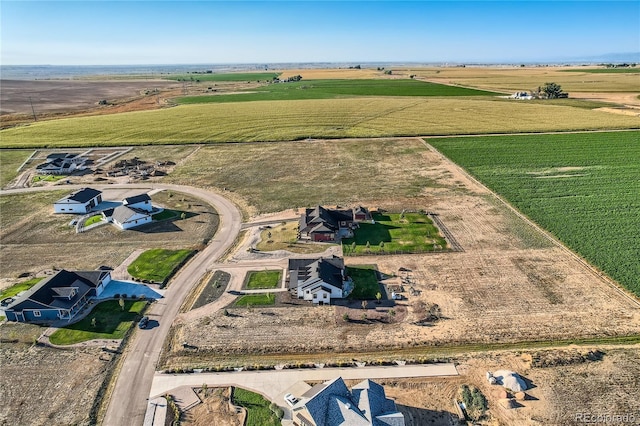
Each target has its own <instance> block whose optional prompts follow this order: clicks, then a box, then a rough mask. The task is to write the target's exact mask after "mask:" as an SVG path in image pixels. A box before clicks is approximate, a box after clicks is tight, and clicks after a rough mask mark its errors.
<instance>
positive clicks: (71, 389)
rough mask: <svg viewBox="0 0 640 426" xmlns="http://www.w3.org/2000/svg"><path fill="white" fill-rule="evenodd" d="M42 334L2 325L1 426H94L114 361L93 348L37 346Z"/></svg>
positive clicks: (33, 328)
mask: <svg viewBox="0 0 640 426" xmlns="http://www.w3.org/2000/svg"><path fill="white" fill-rule="evenodd" d="M42 331H43V329H41V328H40V327H37V326H31V325H26V324H15V323H4V324H0V336H1V337H2V344H1V345H0V359H1V360H2V361H1V363H2V367H1V374H0V398H1V399H2V408H1V409H0V424H1V425H51V424H56V425H90V424H92V422H91V421H90V418H89V413H90V411H91V409H92V406H93V403H94V400H95V398H96V396H97V394H98V391H99V388H100V386H101V385H102V382H103V380H104V379H105V375H106V372H107V369H108V368H110V363H109V360H110V359H111V358H110V357H111V355H109V354H107V353H105V352H102V351H101V350H100V349H99V348H92V347H87V348H82V349H65V350H60V349H53V348H47V347H41V346H33V339H34V338H35V337H37V336H38V335H40V333H41V332H42ZM15 340H18V341H17V342H15Z"/></svg>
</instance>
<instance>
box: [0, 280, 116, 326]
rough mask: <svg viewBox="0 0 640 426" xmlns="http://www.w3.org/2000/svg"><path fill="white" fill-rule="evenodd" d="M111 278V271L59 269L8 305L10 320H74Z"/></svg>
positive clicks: (7, 313) (7, 312)
mask: <svg viewBox="0 0 640 426" xmlns="http://www.w3.org/2000/svg"><path fill="white" fill-rule="evenodd" d="M110 281H111V273H110V272H109V271H102V270H101V271H67V270H65V269H63V270H60V271H58V273H56V274H55V275H52V276H51V277H48V278H46V279H44V280H42V281H40V282H39V283H38V284H36V285H35V286H33V287H31V288H30V289H29V290H27V291H25V292H24V293H22V294H20V295H19V296H17V297H15V298H14V300H13V301H11V302H10V303H9V304H8V305H7V306H6V307H5V308H4V311H5V316H6V317H7V320H9V321H17V322H30V323H50V322H53V321H57V320H72V319H73V318H74V317H75V316H76V315H77V314H78V313H80V312H81V311H82V310H83V308H84V307H85V306H86V305H87V303H89V300H91V299H94V298H96V297H98V296H100V293H102V291H103V290H104V288H105V286H106V285H107V284H108V283H109V282H110Z"/></svg>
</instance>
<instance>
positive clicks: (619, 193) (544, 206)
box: [427, 131, 640, 296]
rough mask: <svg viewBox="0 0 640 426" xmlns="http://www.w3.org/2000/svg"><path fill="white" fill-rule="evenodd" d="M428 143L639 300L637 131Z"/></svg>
mask: <svg viewBox="0 0 640 426" xmlns="http://www.w3.org/2000/svg"><path fill="white" fill-rule="evenodd" d="M427 141H428V142H429V143H430V144H431V145H433V146H435V147H436V148H437V149H438V150H440V151H441V152H442V153H444V154H445V155H446V156H447V157H449V158H451V159H452V160H453V161H455V162H456V163H458V164H460V165H461V166H462V167H464V168H465V169H466V170H468V171H469V172H470V173H471V174H472V175H474V176H475V177H477V178H478V179H479V180H481V181H482V182H483V183H484V184H485V185H487V186H488V187H489V188H491V189H493V190H494V191H496V192H497V193H498V194H500V195H502V196H503V197H504V198H506V199H507V200H508V201H509V202H510V203H512V204H513V205H515V206H516V207H517V208H518V209H519V210H520V211H522V212H523V213H524V214H526V215H527V216H528V217H530V218H531V219H533V220H534V221H535V222H537V223H538V224H540V225H541V226H542V227H543V228H545V229H547V230H548V231H550V232H551V233H553V234H554V235H556V236H557V237H558V238H559V239H560V240H561V241H562V242H564V243H565V244H566V245H567V246H569V247H570V248H571V249H572V250H574V251H576V252H577V253H579V254H580V255H581V256H583V257H584V258H586V259H587V260H588V261H589V262H590V263H592V264H593V265H595V266H597V267H598V268H599V269H601V270H603V271H604V272H605V273H607V274H608V275H609V276H610V277H612V278H613V279H615V280H617V281H618V282H619V283H621V284H622V285H623V286H625V287H626V288H627V289H629V290H631V291H632V292H634V293H635V294H636V295H639V296H640V262H639V261H638V256H639V255H638V254H639V253H640V234H639V229H640V196H639V194H640V179H639V178H638V177H639V176H640V143H638V141H640V131H632V132H607V133H582V134H580V133H576V134H565V135H521V136H497V137H473V138H451V139H444V138H443V139H428V140H427Z"/></svg>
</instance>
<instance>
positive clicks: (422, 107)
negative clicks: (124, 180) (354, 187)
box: [1, 97, 640, 148]
mask: <svg viewBox="0 0 640 426" xmlns="http://www.w3.org/2000/svg"><path fill="white" fill-rule="evenodd" d="M638 127H640V118H639V117H633V116H625V115H618V114H610V113H607V112H602V111H592V110H588V109H584V108H576V107H572V106H566V105H549V104H541V103H528V102H517V101H510V100H506V99H497V98H494V99H478V98H458V97H455V98H452V97H450V98H428V99H427V98H416V97H412V98H411V97H400V98H394V97H386V98H379V97H367V98H366V99H363V98H350V99H316V100H298V101H287V102H281V101H261V102H237V103H224V104H197V105H180V106H178V107H175V108H168V109H161V110H157V111H138V112H128V113H122V114H113V115H104V116H91V117H78V118H65V119H60V120H55V121H45V122H39V123H34V124H31V125H28V126H22V127H15V128H10V129H5V130H2V133H1V136H2V143H1V147H5V148H6V147H15V148H20V147H22V148H26V147H38V146H45V145H46V146H48V147H62V146H100V145H101V146H123V145H146V144H182V143H209V142H252V141H254V142H261V141H290V140H297V139H306V138H349V137H359V138H364V137H385V136H407V135H449V134H474V133H509V132H543V131H555V130H557V131H567V130H581V129H582V130H586V129H591V130H596V129H619V128H638Z"/></svg>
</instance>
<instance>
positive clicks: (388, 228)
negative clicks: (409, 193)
mask: <svg viewBox="0 0 640 426" xmlns="http://www.w3.org/2000/svg"><path fill="white" fill-rule="evenodd" d="M372 217H373V219H374V221H375V223H373V224H372V223H370V222H363V223H360V227H359V228H358V229H356V230H355V236H354V238H347V239H344V240H342V247H343V251H344V254H345V255H350V254H356V255H357V254H366V253H385V252H386V253H394V252H413V253H416V252H417V253H420V252H426V251H433V250H434V244H436V245H437V248H436V249H437V250H440V249H441V248H446V246H447V242H446V241H445V239H444V238H442V236H441V235H440V233H439V232H438V228H436V226H435V225H434V224H433V221H432V220H431V219H430V218H429V217H428V216H426V215H424V214H421V213H405V214H404V217H401V214H400V213H385V214H381V213H373V215H372ZM354 242H355V248H354V245H353V243H354ZM381 243H382V245H381ZM367 245H368V246H367Z"/></svg>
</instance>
